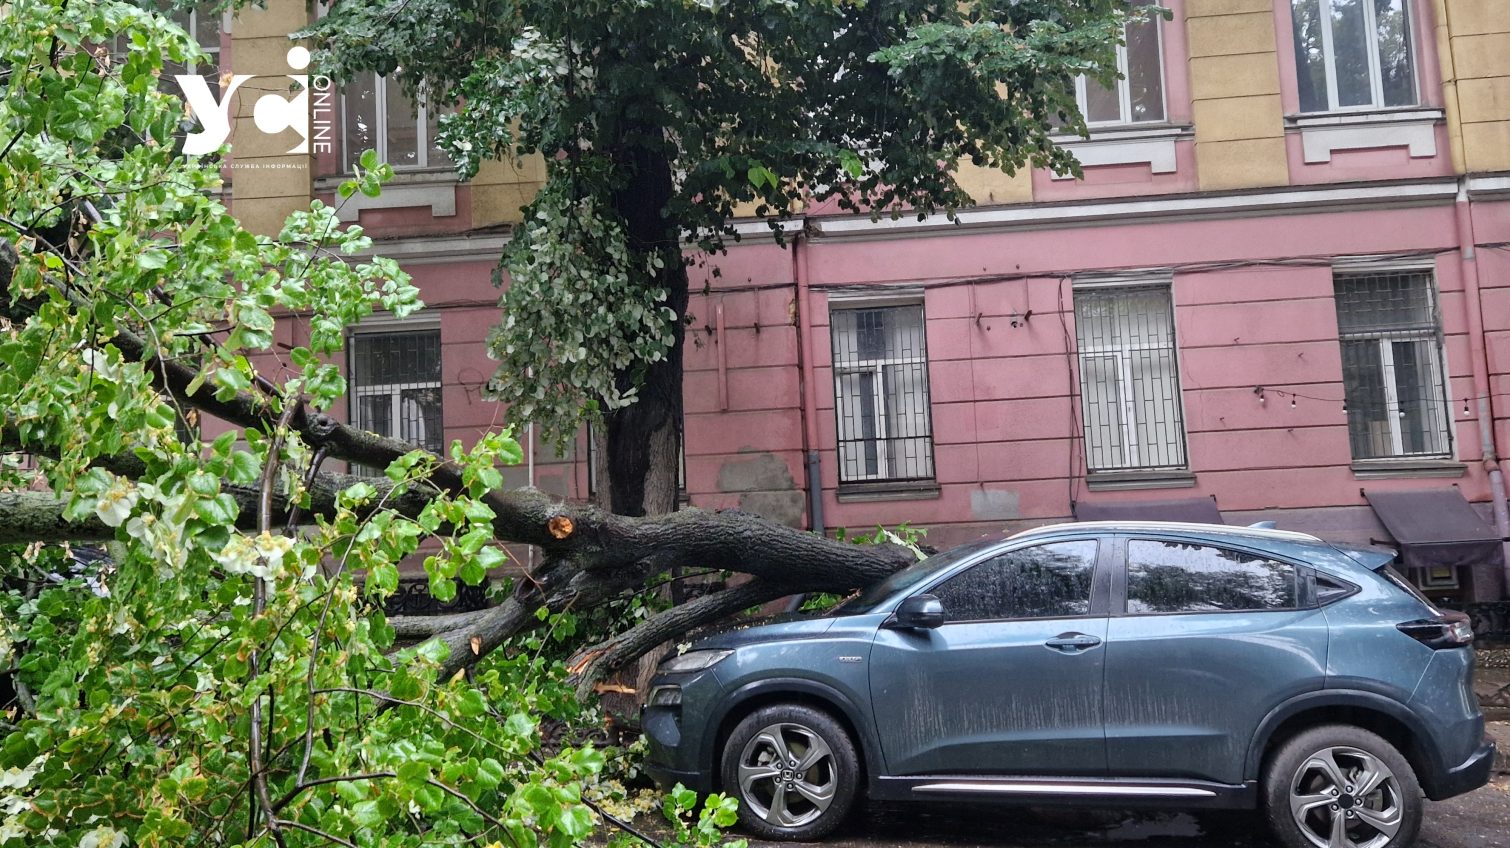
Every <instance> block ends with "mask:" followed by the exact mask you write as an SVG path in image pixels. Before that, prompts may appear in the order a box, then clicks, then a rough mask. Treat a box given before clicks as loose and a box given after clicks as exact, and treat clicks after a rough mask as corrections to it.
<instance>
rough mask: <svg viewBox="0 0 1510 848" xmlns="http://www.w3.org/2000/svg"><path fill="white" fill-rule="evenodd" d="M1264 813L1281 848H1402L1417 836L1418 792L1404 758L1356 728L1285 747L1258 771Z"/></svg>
mask: <svg viewBox="0 0 1510 848" xmlns="http://www.w3.org/2000/svg"><path fill="white" fill-rule="evenodd" d="M1263 793H1264V811H1265V813H1266V815H1267V816H1268V819H1269V824H1270V826H1271V827H1273V828H1274V833H1275V835H1276V836H1278V837H1279V839H1280V841H1281V842H1283V843H1284V844H1285V845H1286V846H1288V848H1403V846H1408V845H1411V844H1412V843H1413V842H1415V838H1416V833H1417V832H1418V831H1419V830H1420V829H1421V808H1422V800H1421V786H1420V784H1419V783H1418V782H1417V781H1416V773H1415V771H1414V770H1413V769H1412V768H1411V767H1410V763H1409V762H1407V761H1406V759H1405V757H1404V756H1403V755H1401V754H1400V752H1399V751H1398V750H1396V749H1395V747H1394V746H1393V745H1391V744H1390V743H1388V742H1386V741H1385V740H1384V739H1383V738H1382V737H1380V736H1378V735H1376V734H1374V733H1370V732H1368V731H1367V730H1363V729H1362V728H1358V727H1349V726H1346V725H1327V726H1324V727H1316V728H1312V729H1310V730H1307V731H1305V732H1303V733H1301V734H1299V735H1297V736H1296V737H1295V738H1293V739H1291V740H1289V741H1288V742H1286V743H1284V745H1283V746H1281V747H1280V749H1279V751H1278V752H1277V753H1276V754H1275V755H1274V758H1273V759H1272V760H1270V761H1269V765H1268V767H1267V768H1266V769H1265V770H1264V782H1263Z"/></svg>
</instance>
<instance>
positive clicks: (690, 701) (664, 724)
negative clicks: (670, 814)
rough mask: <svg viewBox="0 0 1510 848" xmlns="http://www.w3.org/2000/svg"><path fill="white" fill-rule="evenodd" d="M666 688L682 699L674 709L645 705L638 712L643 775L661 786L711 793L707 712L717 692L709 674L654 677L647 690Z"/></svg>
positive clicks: (711, 781) (712, 781) (714, 682)
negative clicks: (643, 741)
mask: <svg viewBox="0 0 1510 848" xmlns="http://www.w3.org/2000/svg"><path fill="white" fill-rule="evenodd" d="M666 686H675V687H679V688H680V689H681V693H682V700H681V703H680V704H678V705H676V706H654V705H646V706H644V707H641V709H640V728H641V729H642V730H643V731H644V733H645V739H646V742H647V743H648V745H649V752H648V754H647V756H646V757H645V773H646V774H649V775H650V777H651V778H653V779H654V780H655V782H656V783H658V784H660V785H661V786H662V787H666V788H670V787H672V786H675V785H676V784H678V783H680V784H682V785H683V786H685V787H687V788H688V789H692V790H695V791H697V792H700V793H708V792H711V791H713V785H714V776H713V773H712V770H713V760H714V758H713V755H712V753H711V752H709V751H708V750H706V746H707V735H708V734H707V733H706V732H705V731H706V730H707V728H708V723H709V721H710V716H709V714H708V709H709V708H710V707H711V706H712V704H713V703H714V701H715V700H716V696H717V694H718V691H719V687H718V683H717V680H716V678H714V676H713V675H712V673H710V672H706V671H704V672H697V673H695V674H690V675H667V674H663V675H658V676H656V677H655V679H654V680H652V681H651V685H650V688H651V691H652V692H654V691H655V690H656V689H658V688H661V687H666Z"/></svg>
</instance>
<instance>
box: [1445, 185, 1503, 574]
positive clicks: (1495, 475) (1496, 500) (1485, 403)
mask: <svg viewBox="0 0 1510 848" xmlns="http://www.w3.org/2000/svg"><path fill="white" fill-rule="evenodd" d="M1453 211H1454V213H1455V223H1456V228H1457V240H1458V261H1459V265H1460V267H1461V268H1462V276H1463V304H1464V306H1463V311H1464V312H1465V313H1466V316H1465V317H1466V318H1467V319H1468V346H1469V357H1468V358H1469V359H1471V360H1472V365H1473V394H1474V396H1475V398H1477V400H1478V404H1477V406H1478V428H1479V447H1480V449H1481V450H1482V451H1483V454H1484V470H1485V471H1486V472H1488V474H1489V498H1490V501H1491V503H1492V504H1493V508H1494V529H1495V532H1496V533H1498V534H1499V537H1500V546H1501V548H1502V549H1503V550H1504V554H1505V564H1504V571H1505V574H1504V587H1503V588H1502V589H1501V592H1502V593H1504V594H1507V595H1510V542H1506V541H1505V540H1507V539H1510V507H1507V504H1506V500H1505V475H1504V473H1503V471H1502V470H1501V469H1500V459H1499V451H1498V450H1497V445H1496V443H1495V442H1496V440H1495V434H1494V403H1493V401H1492V398H1491V392H1490V388H1489V347H1488V344H1487V343H1486V342H1485V339H1484V301H1483V297H1482V295H1480V293H1479V267H1478V252H1477V250H1476V249H1475V247H1474V245H1475V244H1476V237H1475V235H1474V231H1473V207H1472V205H1470V203H1469V199H1468V178H1467V177H1466V176H1464V177H1460V178H1458V197H1457V202H1456V204H1455V205H1454V210H1453Z"/></svg>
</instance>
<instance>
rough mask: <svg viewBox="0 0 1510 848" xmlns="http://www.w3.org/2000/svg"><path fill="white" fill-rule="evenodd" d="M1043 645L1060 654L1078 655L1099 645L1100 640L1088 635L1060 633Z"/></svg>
mask: <svg viewBox="0 0 1510 848" xmlns="http://www.w3.org/2000/svg"><path fill="white" fill-rule="evenodd" d="M1043 644H1044V645H1045V646H1046V647H1049V648H1052V649H1054V650H1056V651H1059V652H1060V653H1064V654H1078V653H1080V652H1081V651H1088V650H1090V649H1091V648H1094V647H1096V646H1097V645H1099V644H1101V639H1100V638H1099V637H1096V636H1092V635H1090V634H1089V633H1061V634H1059V635H1058V636H1055V637H1054V638H1052V639H1050V640H1049V641H1047V642H1044V643H1043Z"/></svg>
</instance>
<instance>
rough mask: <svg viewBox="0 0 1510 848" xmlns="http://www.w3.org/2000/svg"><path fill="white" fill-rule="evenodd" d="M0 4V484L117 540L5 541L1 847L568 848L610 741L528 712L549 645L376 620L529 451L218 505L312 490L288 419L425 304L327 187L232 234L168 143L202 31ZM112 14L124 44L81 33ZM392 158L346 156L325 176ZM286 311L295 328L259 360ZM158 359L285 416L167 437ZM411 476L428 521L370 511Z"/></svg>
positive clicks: (602, 797)
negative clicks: (471, 656) (10, 263)
mask: <svg viewBox="0 0 1510 848" xmlns="http://www.w3.org/2000/svg"><path fill="white" fill-rule="evenodd" d="M5 15H6V26H4V27H0V81H3V84H4V85H5V89H6V91H5V95H6V96H5V97H4V98H3V99H0V194H3V196H4V198H5V205H4V209H3V214H0V241H3V242H4V243H5V245H6V246H7V247H14V248H15V254H14V256H15V260H16V263H15V268H14V273H13V274H7V275H6V277H7V279H5V280H3V281H0V282H4V283H7V284H8V285H7V286H6V290H5V291H4V292H3V296H4V297H5V299H6V304H5V309H6V313H7V314H11V315H17V316H21V317H18V318H17V319H16V320H14V321H8V322H4V323H3V324H0V361H3V362H4V364H5V367H4V368H0V433H3V437H4V442H5V444H6V445H7V447H8V449H16V448H19V449H23V450H26V451H28V452H30V454H31V455H32V456H33V458H34V460H35V463H36V464H35V467H34V468H33V467H25V466H19V465H8V466H6V469H5V471H4V472H3V473H4V475H5V476H4V478H3V479H0V486H3V487H4V488H9V489H22V490H36V489H48V490H50V491H52V492H56V493H60V494H62V495H65V496H66V497H67V498H68V506H67V517H68V518H69V519H71V520H97V521H99V522H102V523H103V524H104V525H105V526H107V527H109V528H112V529H113V531H114V534H115V539H114V541H113V542H111V543H110V544H109V545H108V546H107V547H108V550H109V556H108V557H104V558H100V557H93V558H85V557H83V556H82V555H81V553H80V552H77V551H70V550H68V549H66V548H63V547H44V546H41V545H32V546H29V547H27V548H25V549H19V550H8V549H0V672H3V673H5V674H6V676H7V677H8V678H9V679H10V681H11V682H12V683H13V685H14V686H15V688H16V689H17V691H18V693H19V695H18V699H17V704H16V705H15V706H13V707H11V709H10V710H9V711H8V712H7V713H6V714H4V715H3V717H0V722H3V725H0V726H3V729H4V731H5V734H4V740H3V742H0V846H6V848H11V846H23V845H24V846H28V848H32V846H36V847H37V848H41V846H76V845H84V846H112V848H113V846H121V845H131V846H179V845H231V844H245V845H270V844H273V843H275V842H278V843H280V844H283V845H293V846H297V845H324V844H361V845H381V846H420V845H424V846H437V845H462V844H478V845H488V844H493V845H498V844H509V845H512V846H514V847H515V848H535V846H541V845H548V846H554V848H564V846H567V845H572V844H575V843H578V842H580V841H582V840H584V839H586V838H588V837H589V835H590V834H591V833H592V832H593V831H594V829H595V828H596V827H597V826H598V825H599V823H600V822H601V820H602V814H601V813H600V812H599V811H600V810H607V809H609V808H611V807H612V808H616V809H617V808H622V809H624V810H628V811H632V808H633V806H634V803H635V802H634V799H632V798H631V797H630V796H629V793H628V792H627V791H626V790H625V789H624V788H623V786H622V785H621V784H619V783H617V782H615V780H613V779H612V776H611V775H609V774H608V773H607V772H606V771H605V768H606V766H607V764H608V762H609V761H610V757H611V756H612V757H618V756H620V755H618V754H617V753H616V752H614V751H611V750H605V749H603V748H602V747H599V746H596V745H594V744H593V743H592V742H591V741H590V740H588V739H586V738H581V737H579V736H577V735H576V734H575V731H571V730H568V731H566V732H565V735H564V736H563V735H560V734H557V735H558V736H559V737H560V738H558V739H555V740H554V741H552V742H551V743H550V744H549V745H547V743H546V738H545V736H544V735H543V734H542V732H541V726H542V722H552V723H555V724H557V725H563V726H565V727H567V728H573V727H577V726H579V725H582V724H584V723H585V724H588V725H591V724H592V723H593V722H594V721H595V719H596V717H595V715H594V714H593V713H592V712H591V711H590V710H589V709H588V708H586V707H584V705H582V704H581V703H579V702H578V700H577V699H576V698H575V695H574V690H573V689H572V688H571V687H569V686H567V685H566V683H565V682H564V678H565V670H564V668H563V666H562V664H561V663H560V661H559V660H558V659H556V658H555V657H554V656H553V655H552V654H551V652H549V651H547V650H545V649H544V648H545V644H544V642H543V641H542V640H548V639H550V638H554V637H553V636H545V637H531V638H530V639H527V640H524V641H521V642H520V643H518V644H516V645H515V646H514V647H513V648H512V649H511V650H505V651H499V652H494V653H493V654H490V655H489V656H488V657H487V658H485V659H484V661H483V662H481V663H479V664H478V665H477V666H476V667H475V668H474V669H473V672H472V675H471V677H470V678H469V677H467V676H463V675H457V676H455V677H452V678H448V679H437V675H436V673H435V671H436V669H437V667H438V664H439V663H440V662H441V661H442V660H444V659H445V656H444V654H445V651H446V650H447V649H446V647H445V645H444V644H443V643H441V642H426V643H423V644H421V645H419V646H409V647H405V646H402V645H399V644H397V643H396V641H395V631H394V629H393V628H392V627H391V626H390V625H389V623H388V621H387V620H386V618H385V617H384V615H383V613H382V612H381V601H382V600H383V598H384V597H385V596H387V595H388V594H389V593H391V592H393V591H394V589H395V587H396V585H397V578H398V572H397V566H398V563H399V562H400V561H401V560H403V559H404V558H406V557H411V556H416V555H418V556H422V557H423V558H424V566H425V570H426V572H427V573H428V575H429V577H430V581H431V590H432V592H433V593H434V594H435V595H437V596H438V597H442V598H444V597H446V596H447V594H448V593H450V592H454V591H455V581H456V580H460V581H463V582H465V583H467V584H471V585H476V584H479V583H481V582H482V581H483V580H484V579H485V578H486V575H487V573H488V572H489V571H490V570H491V569H493V568H495V567H497V566H498V565H500V564H501V563H503V561H504V560H505V555H504V553H503V550H502V549H501V548H500V547H498V546H497V545H496V543H495V542H494V536H493V529H492V521H493V519H494V514H493V512H492V510H491V509H490V508H489V507H488V506H487V504H486V503H484V502H483V496H484V495H485V494H486V493H487V492H489V491H492V490H494V489H496V488H498V487H499V486H500V485H501V483H502V478H501V474H500V472H499V470H498V466H499V465H501V464H507V463H511V462H517V461H518V460H519V458H520V447H519V445H518V443H517V442H516V441H515V440H514V439H513V438H512V437H511V435H510V434H509V432H508V431H507V430H501V431H496V432H492V433H489V434H487V435H486V436H485V437H483V438H481V439H480V440H479V441H478V442H477V444H475V445H473V446H471V447H464V446H462V445H460V444H454V445H452V446H451V449H450V455H449V459H450V461H451V467H452V469H453V470H455V471H456V473H458V474H459V477H460V480H461V485H460V487H459V490H458V491H455V492H454V493H452V494H444V493H437V492H435V491H433V488H434V487H433V486H432V484H431V482H430V479H431V476H432V474H433V472H434V470H435V464H436V462H437V459H436V458H435V457H433V456H431V455H429V454H425V453H422V452H415V453H411V454H408V455H406V456H404V457H402V458H400V459H399V460H398V461H396V462H394V463H392V465H391V466H389V467H388V468H387V469H386V474H387V478H388V480H387V482H388V483H391V484H392V485H391V486H390V485H385V486H383V487H381V488H379V487H378V486H375V485H373V483H372V482H367V481H358V482H354V483H353V484H352V485H350V486H349V487H348V488H346V489H345V490H344V491H342V492H341V494H340V495H339V497H338V498H337V502H336V504H335V506H334V508H333V509H332V510H328V511H324V512H321V513H319V514H316V515H314V516H313V521H308V520H307V521H306V526H305V527H304V528H303V529H296V528H295V525H294V522H292V521H291V522H289V526H288V527H282V526H274V525H273V524H272V522H271V521H270V515H269V514H268V512H267V511H266V509H265V508H261V507H259V508H257V509H256V512H257V514H256V515H254V516H247V515H243V514H242V512H243V511H244V509H245V507H244V506H243V505H244V504H245V503H247V502H248V500H247V498H246V496H247V495H248V494H253V495H261V496H265V497H267V498H269V499H271V498H276V499H278V500H280V501H282V502H288V503H293V504H304V505H306V506H307V505H308V503H309V498H308V492H307V491H306V486H307V483H306V480H307V477H306V475H307V473H308V472H309V470H310V469H311V468H313V467H316V466H317V464H318V460H317V458H316V457H313V456H311V455H310V451H309V448H307V447H306V446H305V445H304V444H303V443H302V442H301V441H299V440H297V439H290V438H288V430H287V422H288V420H289V415H290V414H291V413H292V412H294V411H295V410H296V409H297V408H300V407H302V408H303V409H304V410H306V411H307V412H314V411H318V410H321V409H326V408H329V407H330V406H331V405H332V404H334V403H335V402H336V401H337V400H338V399H339V398H340V397H341V395H342V393H343V391H344V389H345V385H344V382H343V380H342V378H341V376H340V374H339V371H338V369H336V368H335V367H334V365H333V364H332V359H333V357H335V356H338V355H339V354H340V351H341V349H342V345H343V342H344V338H345V329H346V327H347V325H349V324H350V323H352V322H353V321H356V320H359V319H360V318H362V317H363V316H365V315H367V314H369V313H370V312H371V311H372V310H373V309H375V308H383V309H386V310H390V311H391V312H393V313H394V314H398V315H404V314H407V313H410V312H412V311H414V310H416V309H419V308H420V307H421V304H420V302H419V300H418V297H417V295H418V292H417V290H416V289H415V288H414V287H413V286H411V285H410V284H409V280H408V277H407V276H406V275H405V274H404V273H403V272H402V271H400V269H399V268H398V266H397V265H396V263H394V262H392V261H390V260H385V259H379V258H371V259H368V258H360V257H362V256H364V255H365V254H366V252H367V251H368V249H369V248H370V247H371V243H370V240H369V239H368V238H367V237H366V236H364V235H363V234H362V232H361V230H360V229H359V228H357V227H344V228H343V227H340V226H338V225H337V219H336V216H335V210H333V209H331V208H328V207H326V206H325V205H323V204H321V203H319V202H315V203H313V204H312V205H311V206H310V208H309V209H308V210H305V211H300V212H297V213H295V214H294V215H292V216H291V217H290V218H289V219H288V222H287V225H286V226H285V227H284V228H283V230H282V232H281V233H280V234H279V235H278V236H277V237H276V238H267V237H262V236H257V235H253V234H252V233H249V232H247V231H245V230H243V229H242V228H241V227H240V226H239V224H238V223H237V222H236V220H235V219H234V218H232V217H231V215H230V214H229V213H228V211H227V209H226V208H225V206H224V205H223V204H221V203H220V202H219V200H218V199H216V197H215V192H214V190H215V189H216V188H217V187H218V186H219V180H220V177H219V169H220V162H219V159H218V157H205V158H194V157H186V156H184V155H182V154H181V153H180V152H179V150H180V144H179V140H178V138H177V134H178V133H179V132H180V131H181V130H182V129H183V126H182V122H183V121H184V114H185V113H184V110H183V107H182V104H181V102H180V101H179V100H178V99H177V98H174V97H172V96H170V95H168V94H165V93H163V92H162V91H161V90H160V86H159V77H160V75H161V73H162V71H163V67H164V63H165V60H172V61H183V60H185V59H190V58H193V57H194V56H195V54H196V53H197V48H196V47H195V46H194V45H193V43H192V41H191V40H190V39H189V37H188V36H187V35H186V34H185V33H184V32H183V31H182V30H180V29H178V28H177V27H175V26H173V25H172V24H170V23H169V22H168V21H167V20H166V19H165V18H163V17H162V16H160V15H157V14H154V13H150V12H146V11H142V10H141V9H138V8H137V7H135V6H132V5H129V4H127V3H122V2H115V0H90V1H89V2H81V0H16V2H12V3H10V4H9V6H8V8H7V10H6V12H5ZM118 35H119V36H121V37H122V38H123V39H124V41H125V43H128V44H129V45H130V48H131V49H130V52H129V54H128V55H127V56H126V58H125V59H124V60H123V61H118V60H114V59H112V58H111V57H110V55H109V53H108V52H107V51H105V50H103V49H102V48H101V45H103V44H105V43H107V42H109V41H110V40H111V39H112V38H114V37H116V36H118ZM390 175H391V169H389V168H388V167H387V166H384V165H381V164H379V163H378V162H376V160H375V158H374V157H373V156H371V155H370V154H369V155H365V156H363V157H362V159H361V165H360V166H359V168H358V169H357V173H356V175H355V178H354V179H353V180H352V181H350V182H349V183H347V184H345V185H343V186H342V187H341V188H340V190H339V191H338V193H337V194H338V196H339V197H341V198H347V197H350V196H352V195H353V194H355V193H356V192H359V191H360V192H362V193H364V194H375V193H377V192H378V191H379V190H380V188H381V183H382V181H383V180H384V179H386V178H387V177H388V176H390ZM287 312H299V313H302V314H304V315H305V316H307V323H308V327H309V335H308V340H307V341H306V342H305V343H303V344H299V345H296V346H294V347H292V348H291V349H285V350H279V351H276V352H275V350H274V347H273V340H274V318H273V316H274V315H277V314H280V313H287ZM138 349H140V351H139V355H133V356H128V355H127V354H126V351H128V350H129V351H138ZM169 367H172V368H188V369H191V373H193V374H194V377H193V379H192V383H191V384H190V388H189V394H191V395H194V396H195V397H196V398H203V399H205V400H206V401H207V402H209V401H210V399H211V398H212V397H213V398H217V399H218V400H219V401H220V402H223V403H232V402H235V403H241V402H246V399H247V398H256V400H255V401H254V402H255V403H256V404H260V405H261V408H262V409H263V410H264V411H265V412H266V413H267V416H266V420H268V421H269V422H272V421H279V422H280V423H278V424H272V423H269V424H268V425H267V426H264V427H254V428H249V429H245V430H239V429H228V428H225V427H224V425H216V424H214V423H213V422H204V423H205V425H206V429H207V430H211V431H213V430H215V429H217V428H218V429H220V431H221V432H219V433H218V435H214V434H213V433H212V435H214V437H213V438H208V439H201V438H199V436H198V435H197V434H196V433H192V432H185V429H184V428H183V427H182V426H181V424H182V423H183V422H184V420H185V419H186V418H187V417H188V416H187V415H186V414H185V413H184V412H183V411H181V410H178V409H176V408H175V407H174V405H173V403H172V402H171V401H170V400H168V399H167V398H168V397H169V395H167V394H166V393H165V392H164V391H163V380H164V377H163V374H164V369H167V368H169ZM264 372H267V373H276V372H281V376H282V377H283V379H282V381H281V383H279V384H274V383H273V382H271V381H269V380H267V379H266V378H265V376H264ZM415 490H424V491H426V492H427V493H429V499H428V504H427V505H426V506H425V507H424V509H423V510H422V511H419V512H418V513H417V514H415V515H413V517H408V516H409V515H410V513H405V514H400V513H399V512H397V511H395V510H394V509H392V508H391V507H392V503H393V501H395V500H396V499H399V498H402V497H403V496H404V495H405V493H407V492H411V491H415ZM309 517H310V516H308V515H307V514H306V519H308V518H309ZM248 519H254V520H253V521H250V522H249V521H248ZM249 525H251V526H256V528H257V529H255V530H250V531H248V530H246V529H243V528H245V527H246V526H249ZM357 575H361V576H362V577H361V579H359V578H358V577H357ZM554 629H555V628H553V630H554ZM259 764H260V768H259ZM639 803H640V805H641V806H643V805H644V804H643V802H639ZM706 836H708V834H707V833H706V832H705V831H704V830H702V829H697V830H696V831H695V832H694V833H691V835H690V836H689V839H690V840H693V841H702V842H703V843H705V842H706V840H705V838H704V837H706Z"/></svg>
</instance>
